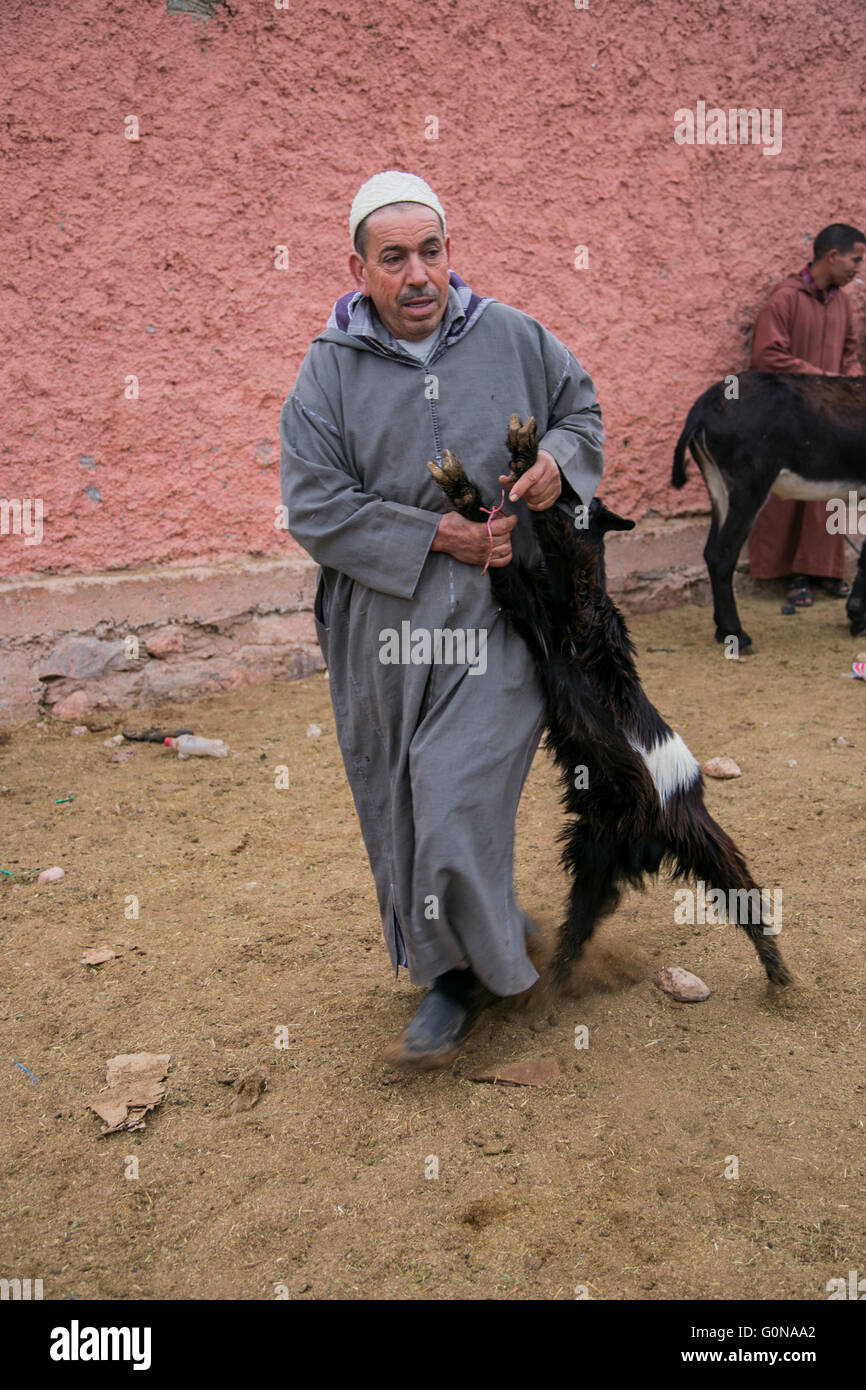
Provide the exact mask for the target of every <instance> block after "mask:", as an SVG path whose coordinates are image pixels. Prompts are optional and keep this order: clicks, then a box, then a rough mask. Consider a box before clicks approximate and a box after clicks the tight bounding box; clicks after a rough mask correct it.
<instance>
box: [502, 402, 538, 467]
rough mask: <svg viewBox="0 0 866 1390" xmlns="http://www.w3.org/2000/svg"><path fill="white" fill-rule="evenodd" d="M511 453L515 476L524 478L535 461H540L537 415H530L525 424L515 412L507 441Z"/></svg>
mask: <svg viewBox="0 0 866 1390" xmlns="http://www.w3.org/2000/svg"><path fill="white" fill-rule="evenodd" d="M505 443H506V447H507V448H508V452H509V453H510V454H511V471H512V473H513V474H514V476H515V478H522V477H523V474H524V473H526V472H527V471H528V470H529V469H530V468H531V467H532V466H533V464H534V463H537V462H538V434H537V429H536V424H535V416H534V415H530V417H529V419H528V420H527V421H526V424H525V425H521V423H520V417H519V416H518V415H517V414H516V413H515V414H514V415H512V417H511V421H510V424H509V428H508V437H507V439H506V441H505Z"/></svg>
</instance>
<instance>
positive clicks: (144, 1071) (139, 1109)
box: [87, 1052, 171, 1134]
mask: <svg viewBox="0 0 866 1390" xmlns="http://www.w3.org/2000/svg"><path fill="white" fill-rule="evenodd" d="M170 1061H171V1053H170V1052H161V1053H154V1052H130V1053H126V1054H125V1055H121V1056H118V1057H111V1058H109V1061H108V1064H107V1068H106V1073H105V1080H106V1082H107V1083H108V1084H107V1085H106V1086H104V1087H103V1088H102V1090H101V1091H100V1092H99V1094H98V1095H96V1096H94V1098H93V1100H90V1101H88V1102H87V1109H88V1110H92V1111H93V1112H94V1114H96V1115H98V1116H99V1118H100V1119H101V1120H104V1121H105V1123H104V1124H103V1126H102V1133H103V1134H116V1133H117V1132H118V1131H119V1130H122V1129H144V1117H145V1115H146V1114H147V1112H148V1110H154V1109H156V1107H157V1105H160V1104H161V1103H162V1101H163V1100H164V1099H165V1086H164V1085H163V1084H162V1083H163V1081H164V1080H165V1077H166V1075H167V1074H168V1064H169V1062H170Z"/></svg>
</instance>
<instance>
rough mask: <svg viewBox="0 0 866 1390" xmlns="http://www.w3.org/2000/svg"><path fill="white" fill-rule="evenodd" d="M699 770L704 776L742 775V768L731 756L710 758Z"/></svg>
mask: <svg viewBox="0 0 866 1390" xmlns="http://www.w3.org/2000/svg"><path fill="white" fill-rule="evenodd" d="M701 771H702V772H703V774H704V776H705V777H742V775H743V773H742V769H741V768H740V767H739V766H738V764H737V763H735V762H734V760H733V758H710V760H709V762H706V763H704V765H703V767H702V769H701Z"/></svg>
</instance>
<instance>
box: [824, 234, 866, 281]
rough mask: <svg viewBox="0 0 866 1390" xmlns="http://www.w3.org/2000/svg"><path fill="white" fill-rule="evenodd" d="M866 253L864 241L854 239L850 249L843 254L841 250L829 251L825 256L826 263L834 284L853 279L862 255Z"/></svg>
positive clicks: (861, 261)
mask: <svg viewBox="0 0 866 1390" xmlns="http://www.w3.org/2000/svg"><path fill="white" fill-rule="evenodd" d="M864 255H866V242H863V241H855V242H854V245H853V246H852V247H851V250H850V251H846V252H845V253H844V255H843V253H842V252H841V251H831V252H830V253H829V254H828V256H827V265H828V268H829V270H830V274H831V275H832V277H833V284H834V285H847V284H848V282H849V281H850V280H853V279H854V276H855V275H856V274H857V272H858V270H859V269H860V267H861V265H862V264H863V257H864Z"/></svg>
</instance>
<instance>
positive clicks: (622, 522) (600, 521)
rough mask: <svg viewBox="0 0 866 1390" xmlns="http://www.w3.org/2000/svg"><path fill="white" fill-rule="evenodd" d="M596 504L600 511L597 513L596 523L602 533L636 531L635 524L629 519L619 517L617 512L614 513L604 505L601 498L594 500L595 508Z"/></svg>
mask: <svg viewBox="0 0 866 1390" xmlns="http://www.w3.org/2000/svg"><path fill="white" fill-rule="evenodd" d="M596 502H597V503H598V509H597V511H596V512H595V522H596V525H597V526H598V527H599V529H600V530H601V531H633V530H634V526H635V523H634V522H633V521H631V520H630V519H629V518H628V517H625V516H617V514H616V512H612V511H611V510H610V508H609V507H606V506H605V505H604V503H603V502H602V500H601V498H600V497H596V498H593V506H595V503H596Z"/></svg>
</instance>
